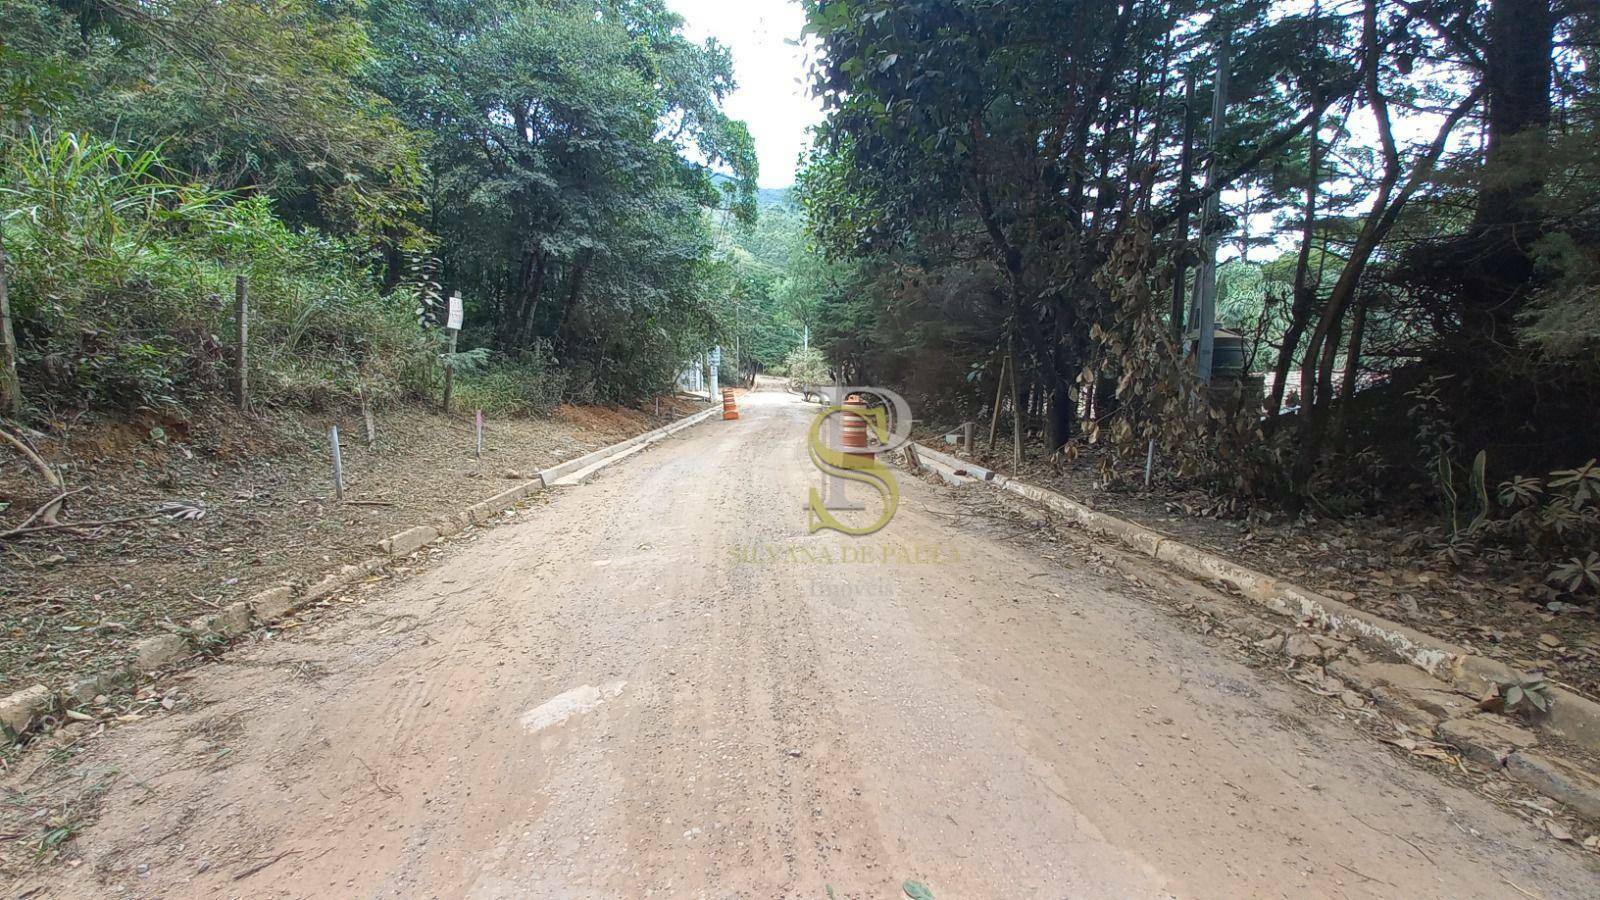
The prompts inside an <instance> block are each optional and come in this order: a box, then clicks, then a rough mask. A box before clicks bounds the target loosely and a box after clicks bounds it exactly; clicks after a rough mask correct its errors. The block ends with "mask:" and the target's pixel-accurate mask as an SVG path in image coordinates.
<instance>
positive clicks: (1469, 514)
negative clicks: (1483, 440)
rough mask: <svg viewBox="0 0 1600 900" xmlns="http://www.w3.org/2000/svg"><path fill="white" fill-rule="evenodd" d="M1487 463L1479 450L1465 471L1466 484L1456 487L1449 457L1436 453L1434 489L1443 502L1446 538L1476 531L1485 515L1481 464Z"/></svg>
mask: <svg viewBox="0 0 1600 900" xmlns="http://www.w3.org/2000/svg"><path fill="white" fill-rule="evenodd" d="M1487 463H1488V453H1487V452H1486V451H1483V450H1479V451H1478V455H1477V456H1474V457H1473V458H1472V465H1471V466H1470V467H1469V468H1468V469H1467V471H1466V475H1467V483H1466V485H1465V486H1464V487H1458V486H1457V484H1456V482H1457V480H1458V478H1459V476H1458V474H1457V466H1456V464H1455V463H1453V462H1452V461H1451V460H1450V457H1449V455H1448V454H1445V453H1440V454H1439V460H1438V488H1439V495H1440V498H1441V499H1442V500H1443V502H1444V510H1445V535H1446V537H1448V538H1454V537H1455V536H1456V535H1458V534H1464V533H1471V532H1473V531H1476V530H1477V529H1478V528H1479V527H1481V526H1482V525H1483V523H1484V520H1485V519H1487V518H1488V515H1489V491H1488V488H1486V487H1485V486H1484V481H1483V477H1484V476H1483V473H1484V467H1485V465H1487Z"/></svg>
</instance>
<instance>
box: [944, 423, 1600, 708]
mask: <svg viewBox="0 0 1600 900" xmlns="http://www.w3.org/2000/svg"><path fill="white" fill-rule="evenodd" d="M980 430H982V429H980ZM919 437H920V438H921V439H923V440H927V441H928V442H929V443H930V444H931V445H933V446H936V447H940V448H941V449H944V450H947V451H949V452H951V453H956V452H957V449H958V448H956V447H953V446H950V445H948V444H946V443H945V440H944V433H943V432H928V433H926V434H923V433H920V432H919ZM986 437H987V435H980V436H979V437H978V451H977V453H976V454H975V455H974V461H975V462H978V463H979V464H981V465H983V466H985V467H988V468H992V469H994V470H995V471H998V472H1004V473H1007V474H1009V473H1010V471H1011V454H1010V445H1009V444H1007V443H1006V442H1005V441H1004V440H1003V439H1002V440H1001V441H1000V448H999V449H998V450H996V451H990V450H988V449H987V447H986ZM1029 450H1030V453H1031V457H1030V458H1029V459H1027V460H1025V461H1024V463H1023V469H1022V480H1023V481H1026V482H1028V483H1030V484H1036V485H1039V486H1040V487H1046V488H1050V489H1051V490H1055V491H1058V492H1060V493H1062V494H1065V495H1067V496H1069V497H1072V498H1073V499H1075V500H1078V501H1080V502H1082V503H1086V504H1088V505H1089V506H1092V507H1095V508H1096V509H1100V510H1102V511H1104V512H1107V513H1110V514H1111V515H1115V516H1120V517H1121V518H1124V519H1127V520H1129V521H1132V522H1137V523H1138V524H1140V525H1143V526H1145V527H1147V528H1153V529H1155V530H1156V531H1160V532H1162V533H1164V534H1168V535H1171V536H1172V537H1175V538H1177V539H1178V540H1181V541H1183V542H1185V543H1188V544H1192V545H1194V546H1196V547H1200V548H1203V549H1205V550H1209V551H1211V552H1213V553H1218V554H1222V555H1224V556H1227V557H1229V558H1231V559H1234V560H1237V561H1238V562H1240V563H1242V564H1244V565H1247V566H1250V567H1252V568H1255V569H1257V570H1259V571H1262V572H1266V573H1270V574H1273V575H1277V576H1282V577H1285V578H1289V579H1292V580H1294V581H1295V582H1297V583H1299V584H1303V585H1304V586H1306V587H1308V588H1311V589H1313V590H1317V591H1321V592H1322V593H1324V594H1327V595H1328V596H1331V597H1334V598H1335V599H1338V600H1341V601H1344V602H1346V603H1349V604H1351V605H1352V606H1355V607H1357V608H1360V609H1364V610H1368V611H1370V612H1374V613H1377V614H1378V615H1381V616H1384V617H1385V618H1388V619H1391V620H1393V621H1396V622H1403V623H1405V624H1407V625H1410V626H1411V627H1413V628H1416V629H1417V630H1419V631H1422V632H1424V633H1427V634H1431V635H1433V636H1435V637H1438V638H1441V639H1443V640H1447V641H1450V642H1452V643H1455V644H1459V645H1462V646H1464V647H1467V648H1469V649H1471V650H1472V651H1473V652H1475V653H1477V654H1479V655H1482V656H1488V657H1492V658H1494V659H1497V660H1500V661H1501V662H1504V663H1505V664H1506V665H1509V666H1511V667H1513V668H1516V669H1518V670H1520V671H1531V670H1539V671H1542V672H1544V673H1545V674H1546V676H1547V677H1548V678H1549V679H1550V680H1551V681H1554V682H1557V683H1560V684H1562V685H1564V686H1566V687H1569V688H1571V689H1573V690H1576V691H1578V692H1580V693H1582V694H1584V695H1586V696H1587V697H1589V698H1590V699H1592V700H1597V701H1600V615H1597V612H1600V611H1597V609H1596V607H1594V606H1587V607H1586V606H1581V605H1576V604H1572V603H1566V602H1562V601H1560V600H1558V599H1557V598H1556V597H1555V596H1553V595H1552V593H1551V591H1550V590H1549V589H1548V587H1547V586H1546V585H1545V584H1544V583H1543V581H1542V576H1541V572H1540V571H1539V569H1538V567H1536V566H1533V565H1531V564H1529V563H1528V562H1527V561H1523V560H1518V559H1514V558H1509V557H1505V556H1496V555H1493V554H1491V553H1489V552H1483V553H1480V554H1477V555H1474V556H1470V557H1463V558H1460V559H1459V560H1457V561H1451V560H1449V559H1446V558H1443V557H1441V555H1440V554H1439V553H1437V552H1436V551H1435V550H1434V544H1435V543H1436V541H1434V540H1430V539H1429V537H1428V534H1427V533H1426V529H1427V527H1428V525H1429V524H1430V523H1428V522H1425V521H1422V520H1419V519H1417V518H1416V517H1415V516H1408V515H1397V516H1393V517H1383V518H1376V519H1375V518H1365V517H1357V518H1351V519H1344V520H1340V519H1307V520H1304V521H1298V522H1297V521H1292V520H1289V519H1288V518H1287V517H1285V516H1283V515H1281V514H1273V513H1271V512H1269V511H1266V510H1250V509H1248V508H1247V507H1245V506H1244V505H1243V504H1231V503H1228V502H1227V501H1222V500H1218V499H1217V498H1215V497H1211V496H1208V495H1207V494H1205V493H1203V492H1200V491H1193V490H1178V489H1174V488H1172V487H1171V486H1169V485H1163V484H1162V483H1161V482H1160V481H1159V479H1158V480H1157V482H1156V484H1155V485H1154V486H1153V487H1152V488H1150V489H1144V488H1143V487H1142V486H1140V485H1138V484H1137V483H1134V484H1125V485H1119V486H1109V487H1108V486H1107V485H1105V484H1104V483H1103V481H1102V479H1101V477H1100V475H1099V472H1098V467H1097V463H1096V460H1095V459H1094V458H1093V457H1092V455H1090V456H1082V457H1079V458H1078V459H1076V460H1073V461H1068V462H1061V463H1060V464H1059V465H1053V464H1050V463H1047V462H1045V461H1043V460H1042V456H1043V453H1042V448H1040V447H1037V446H1035V447H1030V448H1029Z"/></svg>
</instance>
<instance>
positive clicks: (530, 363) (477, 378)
mask: <svg viewBox="0 0 1600 900" xmlns="http://www.w3.org/2000/svg"><path fill="white" fill-rule="evenodd" d="M480 352H481V351H480ZM467 356H468V355H467V354H464V353H462V354H457V358H458V362H457V367H456V382H455V387H454V394H455V401H456V402H458V403H459V405H460V407H461V408H463V409H469V410H470V409H481V410H483V411H484V413H486V414H488V415H491V416H501V417H504V416H515V415H540V416H542V415H548V414H549V413H550V412H551V410H553V409H555V407H556V404H558V403H560V402H561V399H562V395H563V394H564V393H565V390H566V386H567V379H566V376H565V374H564V373H563V372H562V371H561V370H560V369H558V368H557V367H556V364H555V360H554V358H553V357H551V355H550V351H549V349H548V348H547V347H545V346H543V345H540V346H538V347H535V348H534V349H532V350H523V351H519V352H518V353H515V354H512V355H500V354H495V355H489V354H483V355H482V356H481V357H479V358H478V359H476V360H471V359H467V360H463V359H462V358H463V357H467Z"/></svg>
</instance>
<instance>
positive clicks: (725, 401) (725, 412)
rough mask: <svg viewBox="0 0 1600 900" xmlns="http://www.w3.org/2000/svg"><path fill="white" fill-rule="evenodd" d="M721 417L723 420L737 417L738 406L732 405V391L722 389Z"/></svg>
mask: <svg viewBox="0 0 1600 900" xmlns="http://www.w3.org/2000/svg"><path fill="white" fill-rule="evenodd" d="M722 418H723V419H724V420H728V419H737V418H739V408H738V407H737V406H734V405H733V391H732V390H730V389H728V388H723V389H722Z"/></svg>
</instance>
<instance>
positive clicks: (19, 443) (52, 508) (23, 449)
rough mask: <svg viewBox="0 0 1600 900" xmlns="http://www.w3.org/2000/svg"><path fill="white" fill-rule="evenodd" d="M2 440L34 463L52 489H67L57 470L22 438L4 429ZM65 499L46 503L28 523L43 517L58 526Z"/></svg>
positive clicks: (1, 430) (62, 496)
mask: <svg viewBox="0 0 1600 900" xmlns="http://www.w3.org/2000/svg"><path fill="white" fill-rule="evenodd" d="M0 438H4V439H5V441H6V443H8V444H10V445H11V446H12V447H14V448H16V451H17V453H19V454H21V456H22V458H23V459H25V460H27V461H28V462H30V463H32V464H33V467H34V468H36V469H38V470H39V474H41V475H43V476H44V480H45V481H46V482H47V483H49V485H50V486H51V487H53V488H55V489H56V490H58V491H59V490H61V489H63V488H65V487H66V483H65V482H63V481H62V480H61V476H60V475H59V474H58V473H57V472H56V470H55V469H52V468H50V464H49V463H46V462H45V461H44V458H43V457H41V456H40V455H39V454H38V452H37V451H35V450H34V449H33V448H32V447H30V446H28V442H27V441H24V440H23V439H22V438H21V437H18V436H17V435H14V434H12V433H11V432H9V431H7V430H5V429H4V428H0ZM65 497H66V494H62V495H61V496H60V497H57V498H55V499H54V500H51V501H50V502H49V503H46V504H45V505H44V506H41V507H40V508H39V511H38V512H36V513H34V514H33V515H32V516H29V517H28V521H30V522H31V521H33V520H34V519H35V518H38V517H40V516H43V517H44V520H45V521H46V522H48V523H50V524H51V525H54V524H56V514H57V513H59V512H60V511H61V501H62V500H63V499H64V498H65Z"/></svg>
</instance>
